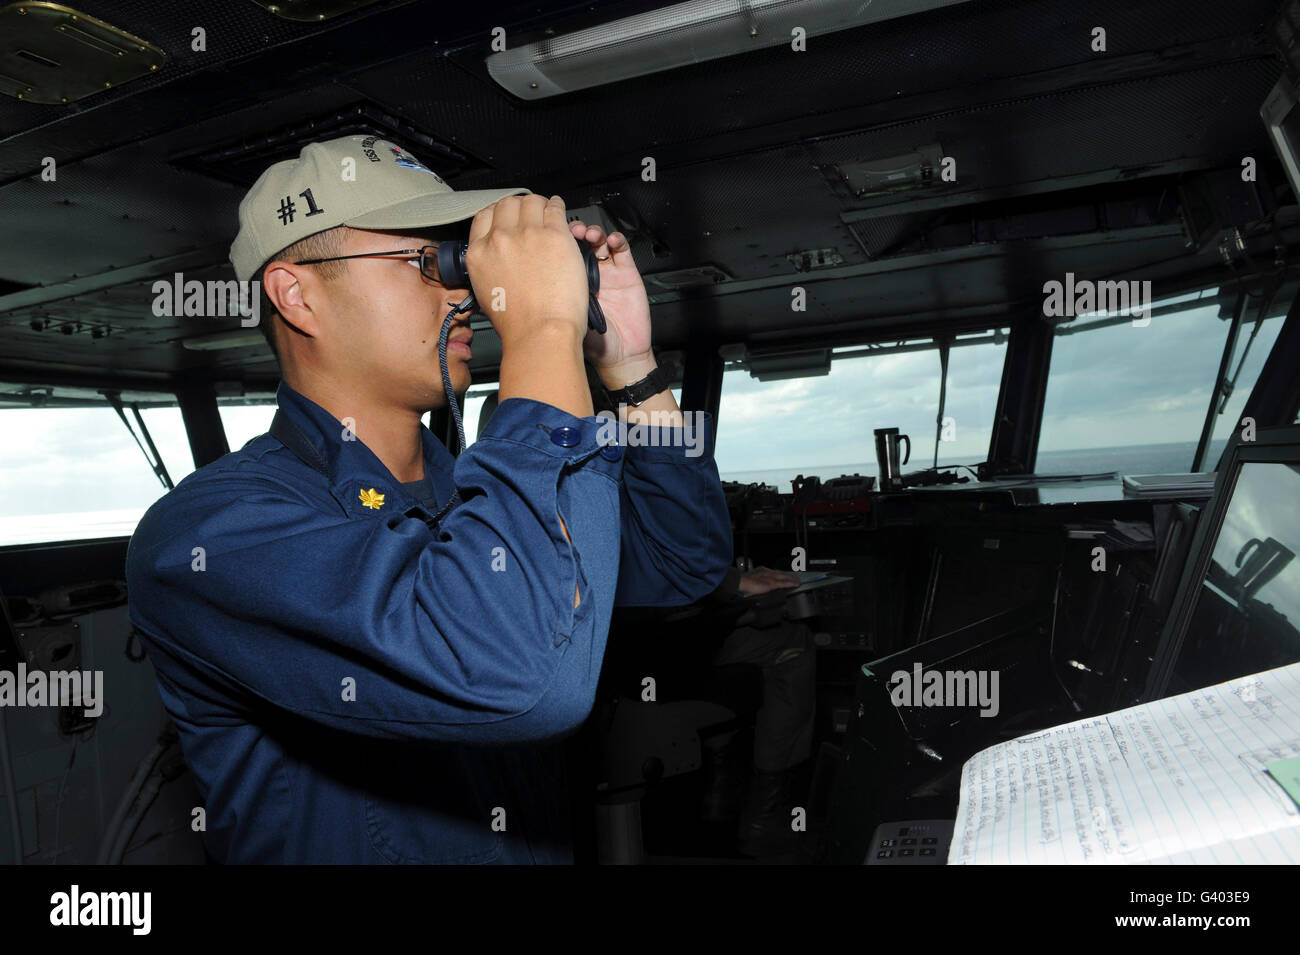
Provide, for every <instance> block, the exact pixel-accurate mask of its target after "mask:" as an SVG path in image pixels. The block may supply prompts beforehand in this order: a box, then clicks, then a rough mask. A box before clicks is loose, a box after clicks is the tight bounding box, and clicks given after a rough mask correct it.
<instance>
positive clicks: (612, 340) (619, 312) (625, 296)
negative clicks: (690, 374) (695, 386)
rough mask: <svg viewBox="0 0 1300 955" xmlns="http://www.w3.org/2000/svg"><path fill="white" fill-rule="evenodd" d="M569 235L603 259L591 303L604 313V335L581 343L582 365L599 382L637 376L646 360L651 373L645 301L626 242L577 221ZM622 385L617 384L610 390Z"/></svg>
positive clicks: (590, 336) (620, 235)
mask: <svg viewBox="0 0 1300 955" xmlns="http://www.w3.org/2000/svg"><path fill="white" fill-rule="evenodd" d="M569 229H570V230H571V231H572V232H573V236H574V238H576V239H580V240H582V241H584V242H586V243H587V244H588V245H590V246H591V249H592V251H593V252H595V253H596V258H597V259H598V260H600V259H604V261H603V262H599V268H600V292H599V293H597V295H596V301H598V302H600V307H601V309H602V310H603V311H604V313H605V319H606V324H607V326H608V328H607V330H606V332H605V334H604V335H598V334H596V333H595V332H589V333H588V335H587V338H586V341H584V342H583V351H584V352H585V353H586V356H587V360H588V361H589V362H591V366H592V367H593V368H595V369H596V372H597V373H598V374H599V375H600V376H601V378H602V379H604V378H606V376H607V372H611V371H614V370H615V369H617V368H618V367H619V366H626V367H627V368H629V369H634V368H635V369H637V370H639V369H640V368H641V367H642V366H643V365H645V363H646V361H647V360H649V361H650V362H651V364H650V366H649V367H654V365H653V358H652V355H651V352H650V299H649V298H648V297H647V295H646V291H645V283H644V282H642V281H641V273H640V272H638V271H637V269H636V261H635V260H634V259H633V258H632V247H631V246H630V245H629V244H628V241H627V236H625V235H623V233H621V232H614V233H612V234H610V235H609V236H606V235H605V231H604V230H603V229H602V228H601V227H600V226H596V225H591V226H589V225H586V224H585V223H583V222H582V221H581V220H575V221H573V222H570V223H569ZM644 374H645V372H644V371H641V372H640V373H637V374H633V375H632V377H631V378H629V379H628V381H635V380H636V379H638V378H640V377H642V375H644ZM626 383H627V382H619V383H618V384H617V385H615V387H622V386H623V385H624V384H626Z"/></svg>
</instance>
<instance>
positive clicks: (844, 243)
mask: <svg viewBox="0 0 1300 955" xmlns="http://www.w3.org/2000/svg"><path fill="white" fill-rule="evenodd" d="M74 5H75V6H76V7H78V8H79V9H80V10H82V11H83V12H85V13H86V14H89V15H92V16H96V17H99V18H101V19H103V20H106V21H108V22H110V23H112V24H114V25H116V26H119V27H121V28H123V29H125V30H127V31H129V32H131V33H134V34H136V35H138V36H140V37H142V38H144V39H146V40H148V41H150V42H152V43H154V44H156V45H157V46H159V47H161V48H162V49H163V50H164V51H166V54H167V57H168V59H167V62H166V65H165V67H164V68H163V69H162V70H160V71H158V72H157V73H155V74H153V75H150V76H147V77H145V78H143V79H141V80H140V81H137V82H134V83H130V84H126V85H124V86H121V87H118V88H116V89H113V90H109V91H105V92H104V93H100V94H95V95H93V96H91V97H88V98H86V99H84V100H81V101H79V102H76V103H73V104H70V105H63V106H53V105H39V104H34V103H28V102H19V101H18V100H16V99H13V98H10V97H7V96H5V97H0V209H2V210H3V215H4V226H5V228H4V230H3V233H0V336H3V342H4V344H3V347H2V348H0V380H10V381H13V380H22V381H47V382H50V383H55V382H58V381H67V382H69V383H72V382H101V381H102V382H106V383H119V384H125V383H128V382H130V383H134V384H135V385H137V386H140V385H147V384H149V383H150V382H156V383H158V384H174V383H175V382H176V381H178V380H181V379H184V380H193V379H199V378H212V379H219V380H223V381H243V382H244V383H245V385H246V386H247V387H248V388H249V389H250V390H255V389H261V388H266V387H269V385H270V384H271V383H272V382H273V381H274V377H275V365H274V362H273V360H272V359H271V356H270V353H269V351H268V350H267V349H266V348H265V346H264V345H262V344H261V343H260V342H254V343H253V344H251V345H249V346H247V347H240V348H230V349H223V350H216V351H195V350H191V349H188V348H185V347H183V346H182V345H181V344H180V342H181V340H182V339H186V338H193V337H195V336H199V335H207V334H211V333H213V332H218V331H226V330H232V329H233V330H237V329H238V327H239V326H238V321H237V320H235V319H230V320H219V319H210V318H209V319H198V318H189V319H186V318H179V319H173V318H160V317H156V316H155V315H154V314H153V310H152V308H151V305H152V302H153V298H154V295H153V292H152V290H151V286H152V284H153V281H154V280H155V279H157V278H160V277H161V278H167V279H170V278H171V276H172V275H173V274H174V273H175V272H183V273H184V276H185V278H186V279H192V278H196V279H205V278H231V277H233V273H232V270H231V269H230V266H229V263H228V262H227V261H226V254H227V252H228V249H229V245H230V242H231V240H232V239H233V237H234V233H235V230H236V209H237V206H238V203H239V199H240V197H241V195H242V192H243V190H244V189H245V188H246V186H247V184H248V183H249V182H251V179H252V178H253V177H255V176H256V174H257V173H258V172H259V171H260V169H261V168H263V167H264V166H265V165H267V164H269V163H270V162H272V161H275V160H278V159H280V158H283V157H284V155H286V153H287V154H296V150H297V148H298V145H299V144H300V143H302V142H306V141H311V140H312V139H316V138H328V137H329V136H331V135H339V134H340V132H341V131H352V130H353V129H359V128H366V129H377V130H380V131H385V130H396V131H398V132H399V133H400V134H402V135H403V136H404V137H405V140H406V141H405V144H406V145H407V147H408V148H409V149H410V151H412V152H413V153H415V154H416V155H417V156H419V157H420V158H422V159H424V160H425V161H426V162H427V163H428V164H429V165H430V166H431V167H432V168H434V169H435V170H436V171H438V172H440V173H442V174H443V175H444V177H445V178H446V179H447V180H448V181H449V182H450V183H451V184H452V185H453V186H454V187H455V188H457V189H462V188H464V189H470V188H481V187H487V186H495V185H511V186H513V185H523V186H526V187H528V188H530V189H532V190H533V191H536V192H543V193H552V192H558V193H560V194H561V195H563V196H564V197H565V199H566V201H567V202H568V204H569V205H570V206H571V207H572V206H579V205H586V204H588V203H591V202H599V203H601V204H602V205H603V207H604V208H605V209H606V210H607V211H608V212H609V213H610V214H612V215H613V216H615V217H617V221H618V223H619V224H620V225H621V226H622V227H624V228H625V229H626V230H628V231H629V233H630V234H631V236H632V238H633V243H634V250H635V252H636V255H637V261H638V264H639V266H640V268H641V271H642V273H643V274H649V275H660V274H663V273H671V272H675V271H677V270H681V269H690V268H697V267H702V266H712V267H713V268H715V269H717V270H719V271H720V272H721V273H725V275H727V276H729V277H730V278H729V280H728V281H724V282H721V283H719V284H716V285H711V286H707V287H703V288H687V289H683V290H680V291H668V290H664V289H662V288H660V287H659V286H657V285H656V286H654V287H653V288H654V291H653V302H654V319H655V338H656V342H657V344H658V345H659V346H660V347H661V348H681V347H685V346H687V345H688V344H690V343H691V342H692V341H695V340H701V341H708V342H740V341H743V342H746V343H748V344H749V345H750V346H751V347H791V346H797V345H807V344H810V343H824V342H835V343H844V342H851V341H859V340H864V339H867V338H871V337H873V336H874V337H879V336H883V335H887V334H896V333H897V334H902V333H903V332H907V333H915V332H917V331H924V330H930V329H934V328H945V329H952V330H958V329H961V328H965V327H978V326H981V325H987V324H989V323H991V322H999V323H1005V322H1006V321H1007V319H1008V318H1009V317H1010V316H1013V315H1015V314H1018V313H1020V312H1023V311H1024V310H1025V309H1026V308H1033V307H1036V304H1035V303H1036V302H1037V303H1041V288H1042V284H1043V282H1044V281H1046V280H1047V279H1050V278H1054V277H1055V278H1059V277H1061V276H1063V275H1064V273H1065V272H1067V271H1074V272H1076V273H1081V274H1087V275H1090V276H1093V277H1095V278H1098V279H1101V278H1116V277H1126V278H1142V279H1152V280H1153V281H1155V282H1156V283H1157V287H1158V288H1160V287H1168V288H1172V287H1175V286H1179V285H1185V284H1187V283H1191V282H1197V281H1199V282H1208V281H1216V280H1217V278H1216V271H1215V270H1216V269H1219V268H1220V265H1221V263H1220V257H1219V255H1218V253H1217V252H1216V249H1215V244H1214V242H1213V241H1208V239H1207V237H1208V236H1210V235H1211V234H1212V233H1213V232H1214V231H1215V228H1217V227H1221V226H1224V225H1228V224H1242V223H1244V222H1247V221H1250V220H1251V219H1252V215H1251V213H1250V210H1249V209H1247V210H1246V211H1244V212H1242V211H1240V210H1239V211H1238V215H1237V220H1233V221H1232V222H1225V221H1223V217H1222V215H1216V213H1215V211H1214V210H1215V209H1216V208H1217V207H1216V206H1215V204H1214V203H1213V202H1209V201H1207V203H1205V204H1204V205H1205V208H1203V209H1200V211H1199V213H1197V214H1196V215H1191V213H1192V212H1193V211H1194V210H1193V206H1195V205H1196V204H1195V203H1194V202H1193V201H1192V199H1191V198H1189V197H1195V196H1203V195H1206V194H1209V193H1211V192H1213V190H1214V189H1215V184H1216V183H1222V182H1225V181H1226V180H1225V179H1224V178H1223V177H1224V176H1226V177H1227V178H1228V179H1234V178H1235V179H1237V180H1239V179H1240V176H1239V175H1237V173H1236V170H1238V169H1239V168H1240V164H1241V160H1242V158H1243V157H1245V156H1254V157H1257V158H1258V159H1259V160H1260V163H1261V166H1262V168H1263V170H1264V173H1263V175H1264V178H1265V180H1266V182H1267V181H1268V180H1271V181H1272V183H1273V184H1274V185H1275V186H1276V185H1277V184H1279V183H1281V182H1283V180H1282V178H1281V175H1280V172H1279V171H1278V167H1277V165H1276V163H1275V162H1274V160H1273V159H1272V149H1271V146H1270V144H1269V141H1268V137H1267V135H1266V132H1265V130H1264V127H1263V125H1262V124H1261V122H1260V119H1259V115H1258V110H1259V106H1260V104H1261V103H1262V101H1263V100H1264V98H1265V96H1266V95H1267V94H1268V92H1269V90H1270V88H1271V86H1272V85H1273V83H1274V82H1275V81H1276V80H1277V78H1278V76H1279V75H1280V74H1281V72H1282V63H1281V60H1280V59H1279V58H1278V57H1277V55H1276V54H1275V52H1274V48H1273V42H1272V39H1271V36H1270V30H1269V28H1270V24H1271V21H1272V18H1273V17H1274V15H1275V13H1276V9H1277V3H1276V0H1234V2H1231V3H1223V2H1222V0H1149V2H1133V0H1097V2H1091V3H1086V4H1081V3H1078V2H1077V0H1037V2H1024V0H1021V2H1012V0H970V2H967V3H959V4H957V5H955V6H950V7H945V8H941V9H938V10H933V11H930V12H927V13H921V14H917V15H914V16H910V17H906V18H903V19H898V20H892V21H888V22H883V23H879V24H875V25H872V26H869V27H863V28H860V29H857V30H852V31H846V32H842V33H837V34H831V35H827V36H821V37H811V38H809V41H808V50H807V52H805V53H799V54H795V53H792V52H791V51H790V50H789V49H788V48H787V47H778V48H775V49H769V50H762V51H755V52H752V53H747V54H744V55H741V56H736V57H731V58H728V59H725V60H719V61H714V62H711V63H706V64H701V65H697V66H693V67H687V68H683V69H679V70H676V71H672V72H667V73H660V74H656V75H653V76H648V77H642V78H639V79H633V80H627V81H624V82H621V83H616V84H612V85H607V86H600V87H596V88H594V89H589V90H585V91H580V92H576V93H571V94H568V95H564V96H560V97H556V98H553V99H548V100H541V101H536V102H523V101H520V100H517V99H515V98H514V97H512V96H511V95H509V94H508V93H506V92H505V91H503V90H502V89H501V88H499V87H498V86H497V85H496V84H495V83H494V82H493V81H492V80H491V79H490V78H489V77H488V75H487V72H486V69H485V67H484V63H483V61H484V57H485V55H486V54H487V53H488V52H489V50H488V44H489V41H490V39H491V30H492V28H493V27H496V26H503V27H505V29H506V31H507V36H508V37H509V38H510V39H509V41H508V42H509V43H510V45H511V46H517V45H519V44H521V43H525V42H529V41H530V40H532V39H535V38H538V37H541V36H543V35H544V31H547V30H550V31H553V32H555V33H565V32H569V31H571V30H574V29H580V28H582V27H585V26H588V25H592V24H594V23H600V22H605V21H608V20H612V19H617V18H619V17H621V16H625V15H628V14H630V13H635V12H640V11H642V10H645V9H648V8H651V7H654V6H657V5H658V4H654V3H647V2H640V3H596V2H593V3H588V4H582V5H564V6H561V5H555V6H553V7H552V8H551V9H550V10H545V9H543V8H542V7H541V6H539V5H537V4H515V5H506V6H501V7H495V8H489V7H488V5H483V4H455V5H451V4H444V3H419V2H401V0H390V2H380V3H376V4H374V5H373V6H370V7H367V8H364V9H362V10H360V11H358V12H356V13H354V14H351V15H347V16H344V17H340V18H338V19H335V20H330V21H327V22H325V23H322V24H300V23H292V22H289V21H285V20H281V19H278V18H277V17H275V16H273V15H271V14H269V13H267V12H266V11H265V10H263V9H262V8H261V7H259V6H257V5H255V4H254V3H252V2H250V0H239V2H236V0H203V2H193V3H186V4H176V3H171V2H166V0H116V2H104V0H84V2H78V3H75V4H74ZM196 26H202V27H203V28H204V30H205V31H206V38H207V50H206V51H205V52H194V51H193V50H191V44H190V40H191V31H192V29H193V28H194V27H196ZM1097 26H1101V27H1104V28H1105V30H1106V35H1107V45H1108V48H1107V52H1105V53H1097V52H1094V51H1093V49H1092V43H1091V41H1092V31H1093V28H1094V27H1097ZM928 144H939V145H940V146H941V147H942V152H943V154H944V155H947V156H950V157H953V158H954V159H955V160H956V163H957V166H956V168H957V173H958V178H957V181H956V182H954V183H945V184H943V186H942V188H934V187H932V188H928V189H922V190H917V191H914V192H906V193H899V194H896V195H894V196H889V197H878V198H873V199H861V198H858V197H857V196H856V195H855V194H854V193H853V192H852V191H851V190H850V189H849V188H848V186H847V185H846V183H845V182H844V180H843V179H842V178H841V176H840V175H839V173H838V172H837V169H836V166H837V164H842V163H851V162H861V161H867V160H873V159H884V158H887V157H891V156H897V155H901V154H905V153H909V152H911V151H913V150H915V149H917V148H918V147H922V146H926V145H928ZM47 156H49V157H53V158H54V159H55V160H56V161H57V164H58V165H57V168H58V178H57V180H56V181H55V182H45V181H42V179H41V176H40V172H41V168H42V161H43V160H44V158H45V157H47ZM647 156H650V157H653V158H654V159H655V162H656V166H657V176H656V179H655V181H653V182H645V181H642V179H641V170H642V160H643V158H644V157H647ZM1214 170H1225V171H1226V172H1224V173H1221V174H1215V173H1213V171H1214ZM1216 175H1217V178H1216ZM1260 193H1261V194H1262V195H1263V196H1264V200H1263V201H1264V203H1265V205H1269V204H1271V203H1272V202H1273V201H1274V200H1275V199H1276V198H1279V197H1281V198H1282V199H1283V200H1284V201H1285V202H1287V203H1290V202H1292V201H1293V200H1292V199H1291V198H1290V194H1289V193H1288V192H1285V191H1284V190H1282V189H1268V188H1263V187H1262V188H1261V189H1260ZM1247 205H1249V203H1247ZM1206 209H1208V210H1209V211H1206ZM1289 215H1290V213H1289V212H1287V211H1286V210H1284V213H1280V214H1279V215H1278V216H1277V217H1276V221H1278V222H1281V223H1283V224H1287V223H1289V222H1290V221H1292V219H1293V218H1294V217H1291V218H1288V216H1289ZM1260 217H1261V216H1258V215H1256V216H1255V218H1260ZM1202 225H1204V227H1205V228H1204V229H1202V228H1201V226H1202ZM1189 239H1190V244H1189ZM823 249H824V250H831V254H832V255H833V256H836V257H837V258H836V259H835V260H834V261H835V264H833V265H829V266H826V267H821V268H813V269H805V270H802V271H801V267H802V266H803V265H806V263H803V262H802V259H801V254H802V253H808V252H811V251H813V250H823ZM795 285H800V286H803V287H804V288H805V289H806V290H807V294H808V308H807V311H806V312H794V311H792V310H791V308H790V299H791V296H790V289H791V287H792V286H795ZM490 338H491V336H490V332H486V331H485V332H483V333H481V337H480V338H479V339H477V340H476V342H475V355H476V360H475V366H476V373H475V379H476V380H482V379H483V377H485V376H486V377H489V378H490V377H491V376H492V374H493V372H494V368H495V364H496V356H497V353H496V351H495V349H494V348H493V347H491V346H492V342H491V341H490ZM480 344H482V345H483V346H485V347H480Z"/></svg>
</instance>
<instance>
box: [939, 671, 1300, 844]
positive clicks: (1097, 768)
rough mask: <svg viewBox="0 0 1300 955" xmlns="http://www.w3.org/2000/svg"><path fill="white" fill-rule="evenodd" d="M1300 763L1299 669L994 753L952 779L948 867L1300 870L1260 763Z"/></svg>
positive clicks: (1064, 729) (1059, 729) (1281, 799)
mask: <svg viewBox="0 0 1300 955" xmlns="http://www.w3.org/2000/svg"><path fill="white" fill-rule="evenodd" d="M1297 756H1300V663H1298V664H1292V665H1291V666H1286V667H1280V668H1278V669H1276V670H1267V671H1265V672H1263V673H1257V674H1255V675H1253V676H1248V677H1242V678H1241V679H1238V680H1232V681H1230V682H1228V683H1221V684H1219V685H1217V686H1212V687H1207V688H1205V689H1203V690H1195V691H1193V692H1191V693H1185V694H1183V695H1181V696H1174V697H1169V698H1167V699H1163V700H1156V701H1155V702H1152V703H1146V704H1143V705H1141V706H1134V707H1130V708H1129V709H1126V710H1118V711H1116V712H1114V713H1107V714H1106V715H1104V716H1097V717H1092V718H1089V719H1084V720H1079V721H1077V722H1074V723H1066V724H1064V725H1062V726H1055V727H1052V728H1051V729H1046V730H1042V731H1040V732H1037V733H1031V734H1029V735H1028V736H1022V737H1020V738H1019V739H1014V740H1010V741H1008V742H1005V743H998V744H997V745H996V746H991V747H989V748H988V749H986V750H983V751H981V752H979V753H976V754H975V755H974V756H973V757H971V758H970V759H969V760H968V761H967V762H966V765H965V766H964V767H963V769H962V777H961V802H960V804H959V806H958V808H957V823H956V828H955V829H954V831H953V837H952V847H951V849H950V850H949V853H948V862H949V864H954V865H955V864H972V863H975V864H978V863H994V864H997V863H1049V864H1103V865H1105V864H1135V863H1159V864H1191V863H1196V864H1232V863H1296V862H1300V809H1298V808H1297V806H1296V804H1295V802H1293V801H1292V799H1291V798H1290V796H1288V795H1287V793H1286V790H1285V789H1283V788H1282V786H1281V785H1280V784H1279V783H1278V781H1277V780H1276V779H1274V778H1273V777H1272V776H1271V775H1270V774H1269V772H1268V770H1267V764H1269V763H1272V762H1275V761H1276V760H1281V759H1291V758H1294V757H1297Z"/></svg>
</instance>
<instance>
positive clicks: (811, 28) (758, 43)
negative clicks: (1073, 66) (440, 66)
mask: <svg viewBox="0 0 1300 955" xmlns="http://www.w3.org/2000/svg"><path fill="white" fill-rule="evenodd" d="M965 2H967V0H690V2H688V3H677V4H673V5H672V6H669V7H663V8H662V9H659V10H652V11H650V12H648V13H641V14H638V15H637V16H634V17H625V18H624V19H622V20H615V21H614V22H612V23H605V24H602V25H601V26H598V27H591V28H590V29H587V30H580V31H578V32H577V33H570V34H567V35H565V36H559V37H552V38H549V39H546V40H541V41H539V42H537V43H529V44H528V45H526V46H521V47H519V48H518V49H514V50H505V51H503V52H500V53H493V54H492V55H491V56H489V57H488V58H487V68H488V73H490V74H491V76H492V78H493V79H494V80H496V81H497V82H498V83H500V84H501V85H502V86H504V87H505V88H506V89H507V90H509V91H510V92H511V93H514V94H515V95H516V96H519V97H521V98H523V99H544V98H545V97H547V96H556V95H559V94H560V93H571V92H573V91H574V90H581V89H588V88H590V87H592V86H602V85H604V84H606V83H614V82H617V81H619V80H626V79H630V78H632V77H634V76H645V75H647V74H650V73H658V72H660V71H662V70H671V69H675V68H677V67H679V66H688V65H689V64H691V63H703V62H706V61H708V60H716V59H719V58H721V57H724V56H733V55H735V54H737V53H747V52H749V51H750V50H759V49H764V48H766V47H774V46H781V45H787V44H789V43H791V41H792V40H793V38H794V36H795V34H794V31H795V30H796V29H797V28H798V29H802V30H803V31H804V35H805V36H808V37H813V36H818V35H821V34H826V33H834V32H835V31H837V30H849V29H852V28H854V27H860V26H864V25H865V24H868V23H878V22H880V21H881V20H892V19H895V18H897V17H904V16H908V15H910V14H913V13H921V12H923V11H925V10H933V9H936V8H938V7H947V6H952V5H953V4H955V3H965Z"/></svg>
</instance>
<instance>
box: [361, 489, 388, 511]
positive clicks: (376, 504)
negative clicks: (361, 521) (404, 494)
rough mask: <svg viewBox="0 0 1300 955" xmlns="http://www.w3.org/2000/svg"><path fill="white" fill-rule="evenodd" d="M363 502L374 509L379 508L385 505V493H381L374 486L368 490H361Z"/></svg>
mask: <svg viewBox="0 0 1300 955" xmlns="http://www.w3.org/2000/svg"><path fill="white" fill-rule="evenodd" d="M361 503H362V504H363V505H364V506H366V507H369V508H372V509H374V510H376V511H377V510H379V509H380V508H381V507H383V506H384V495H382V494H380V493H379V492H378V491H376V490H375V489H374V488H373V487H372V488H371V489H370V490H368V491H362V492H361Z"/></svg>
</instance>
